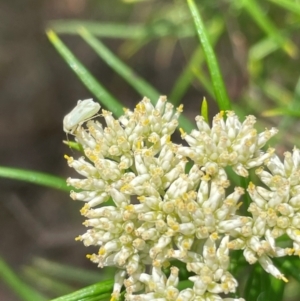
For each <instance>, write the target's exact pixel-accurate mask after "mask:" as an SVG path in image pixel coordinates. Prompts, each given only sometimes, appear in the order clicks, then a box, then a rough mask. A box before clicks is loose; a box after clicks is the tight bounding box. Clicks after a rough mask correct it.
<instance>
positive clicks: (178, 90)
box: [170, 18, 224, 104]
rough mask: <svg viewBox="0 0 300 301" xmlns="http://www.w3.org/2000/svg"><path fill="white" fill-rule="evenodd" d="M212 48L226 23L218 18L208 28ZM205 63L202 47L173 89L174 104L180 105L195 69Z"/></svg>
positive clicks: (196, 51) (195, 53) (171, 95)
mask: <svg viewBox="0 0 300 301" xmlns="http://www.w3.org/2000/svg"><path fill="white" fill-rule="evenodd" d="M208 29H209V33H210V37H211V43H212V46H214V45H215V44H216V42H217V41H218V39H219V37H220V36H221V34H222V32H223V30H224V22H223V21H222V20H220V19H218V18H215V19H213V20H212V24H210V26H209V27H208ZM203 62H204V53H203V50H202V48H201V47H198V48H197V49H196V50H195V51H194V53H193V55H192V57H191V59H190V60H189V62H188V64H187V65H186V67H185V68H184V70H183V72H182V73H181V74H180V76H179V77H178V78H177V80H176V82H175V84H174V86H173V89H172V91H171V93H170V99H172V103H173V104H178V103H179V101H180V99H181V98H182V96H183V95H184V94H185V92H186V91H187V89H188V87H189V86H190V84H191V82H192V80H193V79H194V73H195V72H194V70H195V68H199V69H200V68H201V65H202V63H203Z"/></svg>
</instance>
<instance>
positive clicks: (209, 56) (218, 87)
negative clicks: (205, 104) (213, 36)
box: [187, 0, 231, 110]
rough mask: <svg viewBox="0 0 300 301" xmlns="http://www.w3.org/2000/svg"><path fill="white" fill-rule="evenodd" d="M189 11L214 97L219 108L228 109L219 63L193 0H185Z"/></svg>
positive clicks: (229, 105) (228, 101) (229, 104)
mask: <svg viewBox="0 0 300 301" xmlns="http://www.w3.org/2000/svg"><path fill="white" fill-rule="evenodd" d="M187 2H188V5H189V8H190V11H191V13H192V16H193V18H194V22H195V26H196V30H197V33H198V36H199V39H200V42H201V44H202V46H203V50H204V53H205V58H206V62H207V65H208V69H209V72H210V75H211V80H212V83H213V88H214V93H215V98H216V101H217V103H218V106H219V109H220V110H230V109H231V103H230V100H229V98H228V95H227V91H226V88H225V85H224V82H223V79H222V76H221V72H220V69H219V65H218V62H217V59H216V56H215V54H214V51H213V48H212V46H211V44H210V42H209V38H208V36H207V34H206V29H205V26H204V24H203V22H202V19H201V16H200V14H199V12H198V9H197V7H196V5H195V2H194V0H187Z"/></svg>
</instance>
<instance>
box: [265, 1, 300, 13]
mask: <svg viewBox="0 0 300 301" xmlns="http://www.w3.org/2000/svg"><path fill="white" fill-rule="evenodd" d="M268 1H270V2H273V3H275V4H277V5H279V6H281V7H283V8H285V9H286V10H289V11H290V12H292V13H295V14H297V15H299V16H300V3H297V2H295V1H290V0H268Z"/></svg>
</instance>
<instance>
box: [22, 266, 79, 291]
mask: <svg viewBox="0 0 300 301" xmlns="http://www.w3.org/2000/svg"><path fill="white" fill-rule="evenodd" d="M22 275H23V277H24V278H25V279H26V281H28V283H31V284H32V285H34V286H36V287H38V288H39V289H41V290H42V291H43V292H45V293H46V292H47V293H48V294H49V295H50V296H53V295H54V294H53V292H55V294H56V295H57V294H59V295H65V294H69V293H70V292H72V291H74V288H72V286H71V285H70V284H67V283H66V281H65V280H64V279H63V280H57V279H54V278H52V277H50V276H49V275H46V274H43V273H41V271H39V270H38V269H36V268H33V267H32V266H25V267H22Z"/></svg>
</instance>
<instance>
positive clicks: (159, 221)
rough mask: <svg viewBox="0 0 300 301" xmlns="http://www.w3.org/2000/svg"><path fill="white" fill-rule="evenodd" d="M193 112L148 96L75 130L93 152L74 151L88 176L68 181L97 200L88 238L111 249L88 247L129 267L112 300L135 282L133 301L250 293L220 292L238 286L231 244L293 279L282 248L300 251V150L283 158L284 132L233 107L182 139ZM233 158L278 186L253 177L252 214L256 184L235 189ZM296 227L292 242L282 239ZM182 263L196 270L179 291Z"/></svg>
mask: <svg viewBox="0 0 300 301" xmlns="http://www.w3.org/2000/svg"><path fill="white" fill-rule="evenodd" d="M181 112H182V106H180V107H179V108H177V110H176V111H174V109H173V106H172V104H170V103H168V102H167V100H166V97H163V96H162V97H160V98H159V100H158V102H157V104H156V105H155V106H153V105H152V104H151V102H150V100H149V99H147V98H144V99H143V100H142V101H141V102H140V103H138V104H137V106H136V108H135V110H134V111H131V110H129V109H126V110H125V111H124V115H123V116H121V117H120V118H119V119H115V118H113V116H112V114H111V112H108V111H105V110H102V113H101V117H102V118H103V120H104V121H105V123H106V126H104V125H103V124H102V123H100V122H98V121H96V119H95V118H94V119H92V120H89V121H85V122H83V123H81V124H78V125H77V127H76V128H75V127H74V128H73V129H72V131H73V132H72V133H73V134H74V136H75V139H76V141H77V142H78V143H80V144H81V146H82V148H83V151H84V156H82V157H80V158H78V159H74V158H72V157H68V156H66V158H67V161H68V164H69V166H70V167H72V168H74V169H75V170H76V171H77V172H78V173H79V174H80V175H81V178H77V179H75V178H69V179H68V180H67V183H68V184H69V185H71V186H73V187H75V188H76V189H77V191H76V192H75V191H72V192H71V197H72V198H73V199H76V200H79V201H83V202H84V203H85V204H84V206H83V208H82V209H81V214H82V215H83V216H84V217H85V218H86V221H85V222H84V225H85V226H86V227H88V228H89V229H88V230H87V231H86V232H85V233H84V234H83V235H81V236H79V237H78V238H77V239H78V240H81V241H83V243H84V245H86V246H90V245H96V246H98V247H99V250H98V252H97V253H95V254H91V255H88V258H90V260H91V261H93V262H95V263H96V264H97V265H98V266H99V267H104V266H115V267H117V268H118V271H117V273H116V276H115V285H114V292H113V294H112V297H113V299H112V300H116V299H118V296H119V294H120V291H121V288H122V286H123V285H124V286H125V288H126V300H132V301H135V300H142V301H144V300H145V301H147V300H153V299H154V300H165V301H168V300H177V301H183V300H203V301H204V300H205V301H207V300H227V301H230V300H231V301H234V300H236V301H237V300H243V299H235V298H230V297H227V298H224V299H223V298H222V297H221V296H220V294H221V295H222V296H223V294H225V295H226V294H231V293H236V289H237V286H238V282H237V280H236V279H235V278H234V276H233V275H232V274H231V272H230V253H229V251H230V250H231V249H235V250H237V249H239V250H244V256H245V258H246V260H247V261H248V262H249V263H250V264H252V263H254V262H256V261H258V262H259V263H260V264H261V265H262V266H263V268H264V269H265V270H266V271H267V272H268V273H271V274H272V275H274V276H275V277H278V278H281V279H283V280H285V278H284V276H283V275H282V274H281V273H280V272H279V270H278V269H277V268H276V267H275V266H274V265H273V263H272V261H271V259H270V257H278V256H283V255H285V254H292V253H293V254H294V253H295V254H298V253H299V252H300V251H299V250H300V249H299V247H300V239H299V237H300V235H299V233H298V232H299V229H298V227H299V226H298V225H299V222H298V220H299V217H298V215H299V212H298V211H299V208H300V205H299V204H300V198H299V192H300V190H299V189H298V186H299V183H298V179H299V176H298V175H299V171H298V169H299V168H298V165H299V162H300V160H299V158H300V156H299V152H298V150H294V153H293V155H291V154H286V159H285V161H284V163H281V162H280V160H279V158H278V157H276V156H275V155H274V151H273V150H272V149H269V150H268V151H267V152H264V151H263V150H262V147H263V146H264V145H265V144H266V143H267V141H268V140H269V139H270V138H271V137H272V136H273V135H274V134H275V133H276V129H271V130H265V131H264V132H263V133H258V132H257V130H255V129H254V124H255V118H254V117H253V116H248V117H247V118H246V120H245V121H244V122H243V123H241V122H240V121H239V120H238V118H237V116H236V115H235V114H234V113H233V112H227V119H226V121H225V120H224V118H223V117H224V116H223V115H224V113H223V112H221V113H219V114H218V115H217V116H216V117H215V118H214V120H213V123H212V126H211V127H210V126H209V125H208V124H207V123H206V122H205V121H204V119H203V118H202V117H199V116H198V117H197V118H196V123H197V128H198V130H193V131H192V132H191V133H190V134H186V133H184V132H183V131H181V132H182V138H183V139H184V140H185V141H186V142H187V143H188V146H182V145H178V144H175V143H173V142H172V139H171V135H172V134H173V133H174V131H175V130H176V128H177V126H178V118H179V115H180V113H181ZM190 163H192V166H191V167H190ZM264 165H266V168H267V169H268V171H265V170H264V169H262V168H261V167H262V166H264ZM227 167H231V168H232V169H233V170H234V171H235V172H236V173H237V174H238V175H240V176H243V177H246V176H248V170H249V169H251V168H253V167H259V169H258V170H257V175H258V177H259V178H260V179H261V181H262V182H263V183H264V184H265V185H266V186H267V187H268V188H262V187H256V186H254V184H252V183H250V185H249V187H248V193H249V195H250V197H251V199H252V201H253V202H252V203H251V204H250V206H249V208H247V209H248V211H249V212H250V213H251V216H244V215H241V214H240V212H239V208H240V206H242V205H243V195H244V193H245V191H244V189H243V188H241V187H234V189H232V186H230V185H231V183H230V180H229V178H228V176H227V172H226V168H227ZM299 216H300V215H299ZM284 233H286V234H288V235H289V237H290V238H291V240H292V241H293V244H294V245H293V250H292V251H291V249H288V248H280V247H279V246H277V245H276V241H275V240H276V238H277V237H279V236H281V235H283V234H284ZM297 252H298V253H297ZM176 262H182V263H183V264H184V265H185V268H186V270H187V271H188V272H189V273H190V274H191V276H190V277H189V282H188V285H187V287H186V288H185V289H181V290H180V289H179V288H178V283H179V281H180V280H181V279H180V276H179V270H178V268H177V267H176V265H174V263H176ZM168 266H171V268H170V274H169V275H167V274H166V272H165V271H166V267H168Z"/></svg>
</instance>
